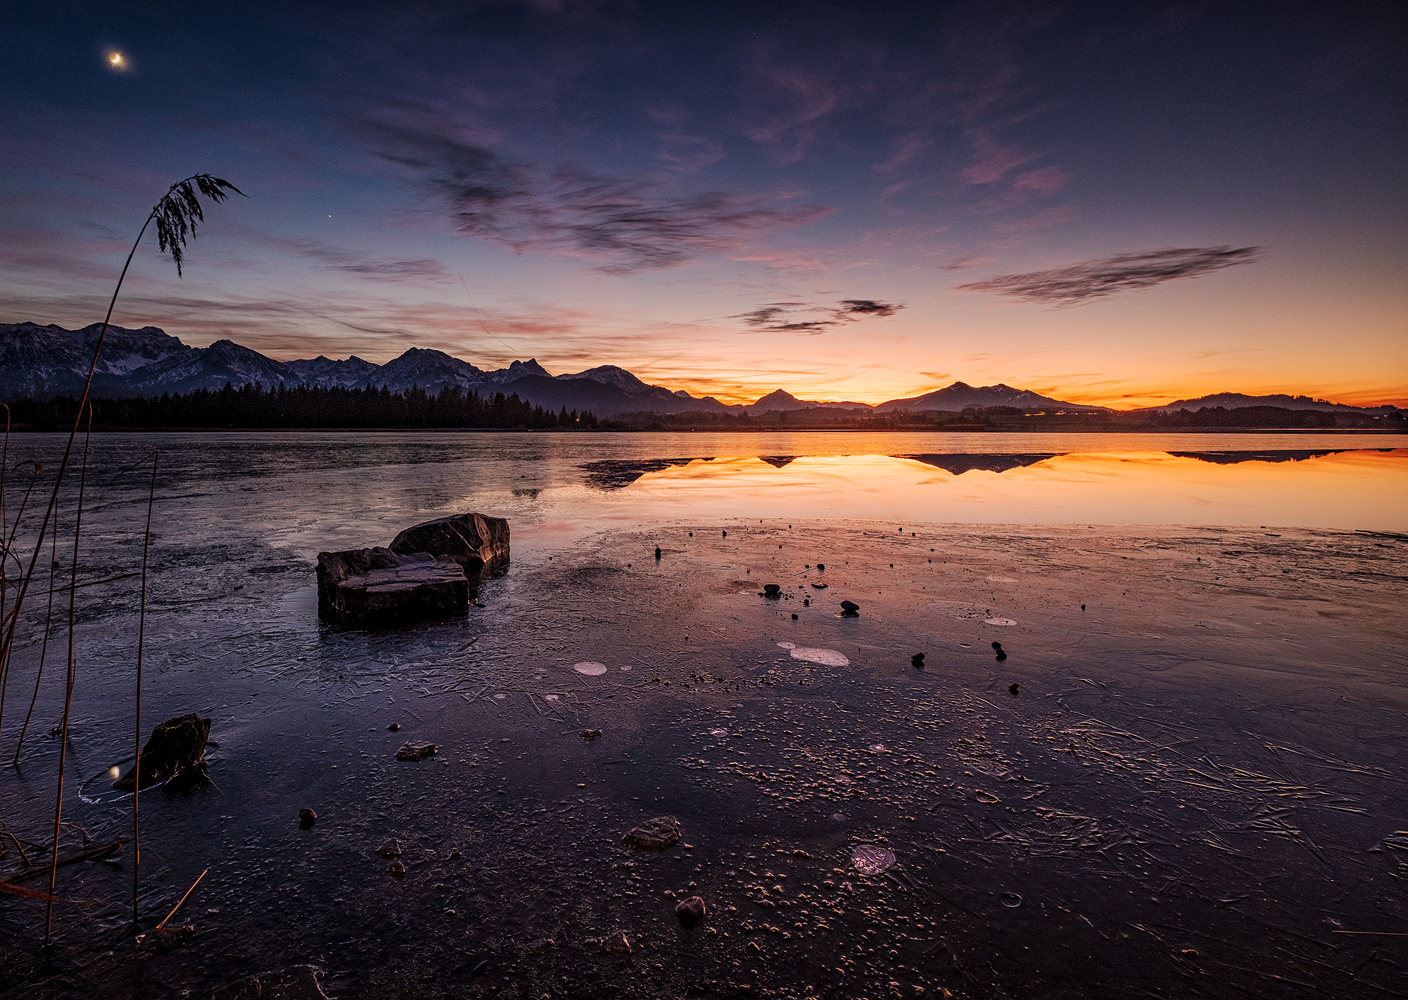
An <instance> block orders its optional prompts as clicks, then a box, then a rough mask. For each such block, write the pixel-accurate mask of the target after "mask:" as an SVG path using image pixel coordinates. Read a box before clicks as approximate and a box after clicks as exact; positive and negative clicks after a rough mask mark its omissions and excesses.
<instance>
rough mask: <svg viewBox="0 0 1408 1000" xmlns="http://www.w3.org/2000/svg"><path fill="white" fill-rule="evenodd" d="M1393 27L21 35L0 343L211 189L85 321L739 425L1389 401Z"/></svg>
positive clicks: (1004, 15) (1399, 34) (838, 10)
mask: <svg viewBox="0 0 1408 1000" xmlns="http://www.w3.org/2000/svg"><path fill="white" fill-rule="evenodd" d="M21 6H23V7H24V8H26V9H24V10H20V9H18V8H20V7H21ZM1403 11H1404V8H1403V7H1402V5H1401V4H1388V3H1386V4H1377V5H1376V4H1354V3H1335V4H1330V3H1317V4H1296V3H1274V4H1252V3H1216V2H1184V3H1173V4H1166V5H1159V4H1101V5H1094V4H1079V3H1050V4H1045V3H1040V2H1027V3H1015V4H1010V5H1004V4H1000V3H955V4H945V3H916V4H905V3H888V2H887V3H838V4H828V3H825V2H816V0H812V2H807V3H800V4H786V3H757V4H748V3H697V4H691V3H649V2H637V3H612V2H601V3H594V2H567V0H564V2H552V0H540V2H522V3H474V2H456V3H439V4H436V3H416V2H414V0H408V2H404V3H398V4H394V5H393V4H356V3H324V4H297V3H279V4H269V5H265V4H261V3H241V4H230V5H227V6H226V7H225V8H224V9H220V8H216V7H212V6H210V5H200V6H193V5H189V4H181V5H177V4H159V5H145V4H140V3H117V4H113V3H105V4H70V3H63V2H47V3H43V4H29V5H19V4H16V5H14V7H11V8H8V9H7V12H6V13H5V14H3V15H0V28H3V33H4V37H5V38H6V42H7V44H6V59H5V61H4V64H3V66H0V79H3V89H4V95H5V96H4V100H3V101H0V133H3V135H4V136H5V141H4V142H2V143H0V170H3V175H4V183H3V185H0V322H18V321H21V320H34V321H35V322H39V323H50V322H53V323H59V324H60V325H63V326H67V327H77V326H83V325H86V324H88V323H91V322H94V321H97V320H101V318H102V314H103V310H104V308H105V307H106V302H107V297H108V296H109V295H110V294H111V289H112V285H113V282H114V280H115V279H116V276H117V273H118V271H119V270H120V269H121V266H122V260H123V257H124V256H125V254H126V252H127V249H128V248H129V246H130V242H131V240H132V239H133V237H134V236H135V234H136V230H137V228H138V227H139V226H140V225H141V222H142V219H143V218H144V216H145V215H146V213H147V211H148V209H149V208H150V206H151V204H152V202H153V201H155V200H156V198H157V197H159V196H160V195H161V194H162V193H163V192H164V191H165V190H166V188H167V186H168V185H169V184H170V183H171V182H172V181H175V180H177V179H180V178H182V177H185V176H187V175H189V174H192V173H195V172H198V171H208V172H210V173H213V174H216V175H218V176H220V177H224V178H228V179H229V180H230V181H232V182H234V183H235V184H237V185H238V186H239V187H240V188H241V189H242V190H243V191H244V192H245V193H246V194H247V195H248V196H249V197H248V200H245V199H239V198H235V199H233V200H231V201H230V202H228V203H226V204H225V205H223V206H219V207H216V208H213V209H212V210H210V211H209V213H208V214H207V223H206V225H205V226H204V227H203V228H202V229H201V230H200V233H199V236H198V237H197V239H196V240H195V242H194V243H193V244H192V246H191V248H190V251H189V255H188V258H187V264H186V270H185V276H184V277H183V278H179V279H178V278H177V276H176V271H175V268H174V267H172V266H171V263H170V261H169V260H162V259H160V258H159V257H158V254H157V251H156V246H155V241H154V240H152V241H151V242H150V244H144V249H143V251H142V252H140V253H139V256H138V260H137V262H136V264H134V267H133V271H132V273H131V275H130V276H129V278H128V282H127V285H126V287H125V290H124V292H123V297H122V299H121V300H120V301H119V303H118V307H117V311H116V313H115V315H114V321H115V322H117V323H120V324H121V325H123V326H142V325H147V324H153V325H157V326H160V327H162V328H164V329H165V330H167V332H169V333H172V334H175V335H177V336H179V337H181V338H182V339H183V340H184V341H186V342H187V343H190V344H194V345H197V346H205V345H207V344H209V343H211V342H212V341H214V340H217V339H219V338H222V337H229V338H231V339H233V340H235V341H237V342H239V343H241V344H244V345H246V346H249V347H252V348H255V349H256V350H259V351H262V352H264V353H266V354H268V355H270V356H272V357H275V358H278V359H281V360H290V359H293V358H301V357H312V356H315V355H318V354H325V355H328V356H329V357H346V356H347V355H348V354H356V355H358V356H360V357H362V358H365V359H367V360H370V361H376V362H383V361H387V360H389V359H391V358H393V357H395V356H396V355H398V354H400V353H401V352H403V351H404V350H406V349H407V348H409V347H413V346H414V347H427V348H437V349H440V350H443V351H447V352H449V353H450V354H453V355H455V356H457V357H461V358H464V359H466V360H468V361H471V362H473V363H474V364H476V365H479V366H480V367H486V368H497V367H501V366H503V365H506V364H507V363H508V362H510V361H512V360H514V359H526V358H528V357H536V358H537V359H538V361H539V362H541V363H542V364H543V365H544V366H546V367H547V368H548V369H549V370H550V371H552V372H554V373H560V372H572V371H579V370H581V369H584V368H588V367H591V366H594V365H598V364H617V365H621V366H623V367H625V368H628V369H630V370H631V371H633V372H635V373H636V374H638V375H640V376H641V377H642V378H645V379H646V380H647V381H650V382H654V383H658V384H663V385H666V386H669V387H670V388H672V389H678V388H685V389H688V390H690V391H691V392H694V393H695V394H703V393H708V394H712V395H716V396H718V397H720V398H722V399H724V400H726V401H729V402H736V401H741V400H752V399H755V398H757V397H758V396H760V395H762V394H764V393H766V392H768V391H770V390H772V389H775V388H779V387H780V388H783V389H786V390H788V391H789V392H792V393H793V394H795V395H797V396H800V397H803V398H810V399H815V398H821V399H853V400H861V401H865V402H872V403H875V402H881V401H883V400H886V399H891V398H895V397H901V396H910V395H915V394H918V393H921V392H925V391H928V390H930V389H934V388H937V387H939V386H941V385H946V384H948V383H950V382H952V381H954V380H957V379H961V380H963V381H966V382H969V383H972V384H975V385H987V384H992V383H997V382H1005V383H1008V384H1010V385H1015V386H1019V387H1022V388H1027V389H1034V390H1036V391H1039V392H1042V393H1045V394H1048V395H1053V396H1057V397H1059V398H1063V399H1069V400H1073V401H1078V402H1089V403H1101V404H1106V405H1112V406H1117V407H1130V406H1141V405H1153V404H1157V403H1161V402H1167V401H1171V400H1173V399H1177V398H1180V397H1189V396H1197V395H1201V394H1204V393H1210V392H1217V391H1241V392H1252V393H1263V392H1295V393H1307V394H1310V395H1314V396H1318V397H1323V398H1330V399H1334V400H1337V401H1342V402H1349V403H1356V404H1361V405H1363V404H1378V403H1396V404H1398V405H1408V113H1405V112H1408V100H1406V98H1408V46H1405V34H1406V31H1405V26H1406V25H1408V17H1405V14H1404V13H1403ZM116 54H120V58H114V56H115V55H116ZM1173 250H1177V251H1180V252H1179V253H1162V251H1173ZM964 286H972V287H964Z"/></svg>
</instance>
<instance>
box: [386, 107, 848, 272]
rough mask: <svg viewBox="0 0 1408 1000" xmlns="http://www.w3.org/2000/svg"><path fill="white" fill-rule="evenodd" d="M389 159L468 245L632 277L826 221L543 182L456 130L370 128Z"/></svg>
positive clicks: (741, 200) (790, 211) (710, 196)
mask: <svg viewBox="0 0 1408 1000" xmlns="http://www.w3.org/2000/svg"><path fill="white" fill-rule="evenodd" d="M360 130H361V132H362V133H363V134H364V135H365V136H367V137H368V138H369V139H370V140H371V142H372V145H373V148H374V149H375V151H376V152H377V154H378V155H380V156H381V157H382V158H384V159H386V160H388V161H390V162H393V163H397V164H399V165H401V166H403V167H406V168H408V169H410V170H411V171H412V172H413V173H414V174H416V175H417V176H418V180H419V183H420V184H421V185H422V186H423V187H424V188H425V189H426V190H428V191H429V192H431V193H432V194H433V195H435V196H436V197H437V198H439V199H441V200H443V201H444V202H445V204H446V205H447V206H448V207H449V210H450V215H451V218H452V220H453V221H454V223H455V225H456V227H458V228H459V230H460V231H461V232H462V233H464V234H465V235H467V236H472V237H477V238H482V239H489V240H493V241H495V242H498V243H501V244H503V245H506V246H509V247H511V248H512V249H513V250H514V251H515V252H518V253H522V252H524V251H528V250H547V251H557V252H562V253H567V254H572V255H579V256H583V257H587V258H589V259H592V260H596V261H599V262H600V263H599V264H598V267H599V269H600V270H603V271H606V272H608V273H612V274H631V273H634V272H637V271H647V270H656V269H660V268H667V267H676V266H678V265H681V264H687V263H689V262H690V261H693V260H695V259H697V258H698V257H700V256H702V255H703V254H706V253H711V252H718V251H724V250H729V249H733V248H735V247H737V246H738V245H739V244H740V243H741V242H742V241H743V240H744V239H745V238H746V237H747V236H748V235H749V234H752V233H758V232H763V231H766V230H771V229H777V228H781V227H787V226H794V225H798V224H800V223H803V222H808V221H810V220H812V219H816V218H820V217H821V216H823V215H825V214H827V212H828V211H829V209H826V208H824V207H822V206H819V205H795V206H782V207H779V206H776V205H773V204H769V203H766V202H765V201H763V200H762V199H759V198H753V197H748V196H745V195H741V194H738V193H735V192H730V191H705V192H701V193H692V194H690V193H675V192H672V191H669V190H667V189H666V188H665V187H664V186H663V184H662V183H661V182H659V181H658V180H656V179H654V178H652V177H649V176H642V177H607V176H600V175H596V174H592V173H589V172H588V171H586V170H583V169H581V168H580V167H577V166H575V165H572V164H567V165H563V166H560V167H558V168H557V169H556V170H554V171H553V172H552V173H550V174H548V175H546V176H543V175H542V173H541V172H540V171H539V170H538V169H537V168H536V167H535V166H534V165H532V164H518V163H510V162H508V161H506V160H504V159H502V158H501V157H499V156H498V154H496V153H494V152H493V151H492V150H489V149H486V148H484V147H482V146H478V145H475V144H472V143H469V142H465V141H462V140H460V139H458V138H455V137H454V136H453V135H451V134H449V130H448V129H440V128H435V127H416V126H410V125H386V124H383V123H364V124H363V125H362V126H361V127H360Z"/></svg>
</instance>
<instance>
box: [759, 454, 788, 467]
mask: <svg viewBox="0 0 1408 1000" xmlns="http://www.w3.org/2000/svg"><path fill="white" fill-rule="evenodd" d="M758 461H760V462H767V463H768V465H771V466H772V467H773V468H774V469H780V468H782V467H783V466H784V465H791V464H792V463H793V462H795V461H797V456H796V455H759V456H758Z"/></svg>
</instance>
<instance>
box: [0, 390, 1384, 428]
mask: <svg viewBox="0 0 1408 1000" xmlns="http://www.w3.org/2000/svg"><path fill="white" fill-rule="evenodd" d="M5 406H7V407H8V410H9V413H8V416H9V421H10V428H11V429H12V430H16V431H26V430H28V431H58V430H66V429H68V428H70V427H72V426H73V420H74V417H75V416H76V415H77V412H78V401H77V400H76V399H74V398H73V397H70V396H55V397H51V398H48V399H37V398H32V397H22V398H19V399H14V400H10V401H9V402H8V403H6V404H5ZM92 406H93V427H94V429H95V430H414V429H426V430H555V431H558V430H561V431H565V430H572V431H579V430H612V431H652V430H655V431H670V430H680V431H684V430H712V431H773V430H860V431H883V430H940V431H990V432H997V433H1001V432H1013V431H1018V432H1020V431H1079V432H1094V433H1099V432H1139V431H1149V432H1156V431H1165V432H1168V431H1300V432H1315V431H1320V432H1326V431H1331V432H1332V431H1355V432H1361V433H1363V432H1371V433H1372V432H1379V433H1400V434H1401V433H1405V432H1408V421H1405V415H1404V413H1403V411H1396V412H1392V413H1387V414H1374V413H1365V412H1358V411H1346V412H1333V411H1324V410H1291V409H1285V408H1282V407H1274V406H1248V407H1241V408H1237V409H1224V408H1222V407H1203V408H1200V409H1198V410H1176V411H1173V412H1167V413H1157V412H1152V411H1132V412H1129V411H1125V412H1121V411H1115V410H1107V411H1094V412H1054V413H1053V412H1049V411H1046V412H1028V411H1024V410H1022V409H1020V408H1017V407H1010V406H993V407H985V408H979V407H969V408H967V409H965V410H963V411H961V412H948V411H923V412H892V413H874V412H870V411H867V410H862V409H844V408H838V407H810V408H806V409H800V410H788V411H775V410H774V411H769V412H766V413H754V414H749V413H671V414H660V413H636V414H625V415H621V416H616V417H612V418H609V419H607V418H600V419H599V418H598V417H597V416H596V415H595V414H593V413H592V412H590V411H587V410H582V411H577V410H568V409H566V408H565V407H563V408H562V409H559V410H557V411H553V410H551V409H547V408H544V407H542V406H538V405H536V404H534V403H532V402H529V401H527V400H523V399H520V398H519V397H518V395H517V394H516V393H512V394H509V395H505V394H504V393H502V392H498V393H494V394H493V395H489V394H484V395H480V394H479V393H477V392H474V391H472V390H471V391H469V392H465V391H463V390H461V389H459V388H458V387H450V388H447V389H444V390H442V391H440V392H439V393H429V392H426V391H425V390H423V389H416V388H412V389H409V390H407V391H405V392H392V391H390V390H389V389H387V388H385V387H382V388H380V389H377V388H373V387H371V386H367V387H365V388H353V389H347V388H324V387H316V386H306V385H300V386H293V387H288V386H286V385H283V384H280V385H278V386H275V387H273V388H269V389H266V388H264V387H263V386H261V385H260V384H259V383H258V382H255V383H252V384H249V385H245V386H242V387H240V388H238V389H237V388H235V387H234V386H233V385H230V384H228V383H227V384H226V386H225V388H223V389H220V390H218V391H214V392H212V391H210V390H207V389H197V390H195V391H194V392H189V393H174V394H173V393H166V394H163V395H161V396H150V397H142V396H136V397H127V398H103V397H94V398H93V399H92Z"/></svg>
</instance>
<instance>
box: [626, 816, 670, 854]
mask: <svg viewBox="0 0 1408 1000" xmlns="http://www.w3.org/2000/svg"><path fill="white" fill-rule="evenodd" d="M621 839H622V840H624V841H625V842H626V843H627V844H630V845H631V846H632V847H640V848H643V849H645V850H648V851H663V850H664V849H665V848H667V847H670V846H672V845H674V844H678V843H679V840H680V821H679V820H677V819H675V817H673V816H656V817H655V818H654V819H650V820H646V821H645V822H644V823H642V824H641V825H640V826H638V827H636V828H635V829H634V830H631V831H629V832H628V833H627V834H626V835H625V836H624V837H622V838H621Z"/></svg>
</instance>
